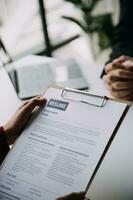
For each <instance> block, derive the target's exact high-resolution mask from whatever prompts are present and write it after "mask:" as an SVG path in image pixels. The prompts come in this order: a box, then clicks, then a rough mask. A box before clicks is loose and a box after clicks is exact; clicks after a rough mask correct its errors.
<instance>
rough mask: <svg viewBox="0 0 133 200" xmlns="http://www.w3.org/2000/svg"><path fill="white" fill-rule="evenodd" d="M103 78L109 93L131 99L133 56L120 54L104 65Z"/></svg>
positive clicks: (132, 95) (116, 96)
mask: <svg viewBox="0 0 133 200" xmlns="http://www.w3.org/2000/svg"><path fill="white" fill-rule="evenodd" d="M105 73H106V75H104V76H103V80H104V82H105V84H106V86H107V89H108V90H109V91H110V93H111V95H112V96H114V97H115V98H117V99H121V100H126V101H133V58H131V57H129V56H121V57H119V58H118V59H116V60H114V61H113V62H112V63H109V64H107V65H106V66H105Z"/></svg>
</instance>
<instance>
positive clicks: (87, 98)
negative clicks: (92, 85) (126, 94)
mask: <svg viewBox="0 0 133 200" xmlns="http://www.w3.org/2000/svg"><path fill="white" fill-rule="evenodd" d="M50 89H51V90H52V89H53V90H56V89H57V91H60V92H59V95H60V100H63V101H64V102H65V103H68V102H73V105H74V104H76V105H77V106H78V107H79V106H80V105H82V106H83V105H84V106H85V107H86V106H87V107H88V106H90V108H93V107H94V109H98V110H99V111H100V110H102V109H104V108H105V107H106V105H107V106H108V102H109V101H111V102H117V101H115V100H113V99H110V98H108V97H106V96H99V95H95V94H90V93H88V92H85V91H78V90H75V89H69V88H61V87H49V88H48V89H47V90H46V91H45V94H46V95H48V94H47V92H48V91H49V90H50ZM46 97H47V96H46ZM52 98H53V97H52ZM50 100H51V98H50V99H49V101H48V103H47V106H48V104H49V102H50ZM50 106H51V108H52V106H55V105H53V104H51V105H50ZM63 109H64V107H63ZM65 109H66V107H65ZM128 109H129V106H128V105H127V104H124V110H123V111H122V114H121V117H120V119H119V120H118V123H117V125H116V126H115V129H114V131H113V133H111V137H110V139H109V140H108V142H107V144H106V147H105V149H104V151H103V152H102V155H101V156H100V158H98V160H99V161H98V163H97V165H96V167H95V169H94V171H93V173H92V174H91V178H90V180H89V183H88V185H87V187H86V191H87V190H88V188H89V186H90V185H91V183H92V181H93V178H94V177H95V175H96V173H97V171H98V169H99V167H100V165H101V163H102V161H103V159H104V156H105V155H106V153H107V151H108V149H109V147H110V145H111V143H112V141H113V139H114V138H115V135H116V133H117V130H118V129H119V127H120V125H121V123H122V121H123V119H124V117H125V115H126V113H127V111H128ZM62 112H63V111H62ZM32 120H34V116H33V119H31V123H32ZM17 143H18V142H16V144H17ZM13 149H14V147H13ZM11 152H12V150H11ZM9 156H10V154H9V155H8V156H7V158H8V157H9ZM6 160H8V159H5V162H4V163H6ZM4 163H3V164H4ZM3 167H4V165H3Z"/></svg>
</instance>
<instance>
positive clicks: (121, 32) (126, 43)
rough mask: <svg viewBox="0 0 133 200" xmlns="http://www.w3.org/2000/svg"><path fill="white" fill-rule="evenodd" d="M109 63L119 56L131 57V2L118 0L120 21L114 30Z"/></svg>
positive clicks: (132, 32)
mask: <svg viewBox="0 0 133 200" xmlns="http://www.w3.org/2000/svg"><path fill="white" fill-rule="evenodd" d="M112 48H113V49H112V53H111V55H110V61H112V60H114V59H115V58H118V57H119V56H121V55H128V56H132V57H133V0H120V20H119V23H118V25H117V26H116V28H115V30H114V40H113V47H112Z"/></svg>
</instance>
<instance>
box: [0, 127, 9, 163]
mask: <svg viewBox="0 0 133 200" xmlns="http://www.w3.org/2000/svg"><path fill="white" fill-rule="evenodd" d="M8 151H9V146H8V143H7V140H6V136H5V134H4V130H3V128H2V127H0V165H1V163H2V162H3V160H4V158H5V157H6V155H7V153H8Z"/></svg>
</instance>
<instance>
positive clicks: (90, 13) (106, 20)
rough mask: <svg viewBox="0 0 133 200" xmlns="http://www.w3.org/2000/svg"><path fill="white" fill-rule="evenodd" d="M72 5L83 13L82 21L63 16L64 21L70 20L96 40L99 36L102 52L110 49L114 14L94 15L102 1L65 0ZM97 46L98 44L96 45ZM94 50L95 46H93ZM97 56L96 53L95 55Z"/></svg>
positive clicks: (99, 45) (99, 46) (98, 40)
mask: <svg viewBox="0 0 133 200" xmlns="http://www.w3.org/2000/svg"><path fill="white" fill-rule="evenodd" d="M65 1H67V2H70V3H72V4H73V5H74V6H75V7H76V8H77V9H79V10H80V11H81V14H82V15H81V19H77V18H75V17H71V16H62V17H63V18H64V19H67V20H70V21H72V22H74V23H75V24H77V25H78V26H80V28H81V29H82V30H83V31H84V32H85V33H86V34H87V35H88V34H89V35H90V37H92V40H94V37H93V36H94V35H95V36H97V39H96V38H95V39H96V40H97V42H98V48H99V50H100V51H102V50H105V49H108V48H109V47H111V45H112V38H113V30H114V25H113V20H112V14H111V13H106V14H99V15H94V9H95V7H96V6H97V4H98V3H99V2H100V1H101V0H65ZM95 45H96V44H95ZM92 46H93V48H95V47H94V45H92ZM93 54H94V55H95V52H94V53H93Z"/></svg>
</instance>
